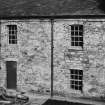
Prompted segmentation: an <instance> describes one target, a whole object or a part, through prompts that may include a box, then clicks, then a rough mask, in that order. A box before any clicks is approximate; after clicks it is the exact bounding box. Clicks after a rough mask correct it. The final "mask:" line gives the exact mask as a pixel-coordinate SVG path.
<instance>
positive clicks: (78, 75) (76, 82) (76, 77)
mask: <svg viewBox="0 0 105 105" xmlns="http://www.w3.org/2000/svg"><path fill="white" fill-rule="evenodd" d="M70 74H71V79H70V83H71V84H70V86H71V88H72V89H75V90H80V91H82V86H83V83H82V82H83V70H76V69H71V70H70Z"/></svg>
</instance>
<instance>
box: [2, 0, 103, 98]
mask: <svg viewBox="0 0 105 105" xmlns="http://www.w3.org/2000/svg"><path fill="white" fill-rule="evenodd" d="M61 1H62V2H59V5H58V2H56V5H55V4H54V3H55V2H51V1H49V2H48V3H47V4H46V2H45V1H44V2H45V4H43V3H41V2H35V3H34V1H32V0H30V1H28V0H27V1H24V0H23V2H21V1H17V2H16V0H15V3H16V5H15V4H14V2H13V1H12V0H11V3H7V2H6V3H7V4H5V1H0V2H2V3H1V4H0V5H1V6H0V8H1V11H0V16H1V17H0V40H1V41H0V43H1V52H0V86H3V87H6V88H7V89H16V90H20V91H26V92H29V91H30V92H31V91H33V92H39V93H44V94H49V95H50V93H51V91H53V95H63V96H68V95H76V96H86V97H87V96H89V97H92V96H95V97H102V96H105V16H104V13H103V12H102V11H101V10H99V9H98V8H97V3H96V1H94V0H93V1H90V0H86V1H85V0H84V1H85V2H83V1H81V0H71V1H70V2H69V1H68V3H65V2H64V1H63V0H61ZM74 1H75V2H74ZM77 1H79V2H77ZM3 3H4V4H3ZM60 3H61V4H60ZM71 3H72V6H71ZM73 3H74V4H73ZM63 4H64V6H63ZM80 4H81V5H82V6H80ZM6 5H7V6H6ZM23 5H26V6H27V8H28V9H27V8H26V7H24V6H23ZM34 5H35V7H34ZM57 5H58V7H59V8H60V7H62V6H63V7H64V8H63V9H62V8H61V9H55V7H56V6H57ZM54 6H55V7H54ZM68 6H71V8H68ZM31 7H32V8H31ZM84 7H86V8H85V9H84ZM71 9H72V10H71ZM38 11H39V12H38Z"/></svg>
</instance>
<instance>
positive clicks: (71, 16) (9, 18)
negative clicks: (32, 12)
mask: <svg viewBox="0 0 105 105" xmlns="http://www.w3.org/2000/svg"><path fill="white" fill-rule="evenodd" d="M14 19H15V20H18V19H105V15H55V16H0V20H14Z"/></svg>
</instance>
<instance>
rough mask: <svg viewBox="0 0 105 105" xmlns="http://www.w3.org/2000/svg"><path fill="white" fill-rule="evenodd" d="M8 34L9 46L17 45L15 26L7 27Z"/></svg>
mask: <svg viewBox="0 0 105 105" xmlns="http://www.w3.org/2000/svg"><path fill="white" fill-rule="evenodd" d="M7 27H8V34H9V44H17V26H16V25H7Z"/></svg>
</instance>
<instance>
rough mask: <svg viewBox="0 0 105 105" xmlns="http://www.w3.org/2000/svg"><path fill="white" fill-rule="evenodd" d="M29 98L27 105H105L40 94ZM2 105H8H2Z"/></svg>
mask: <svg viewBox="0 0 105 105" xmlns="http://www.w3.org/2000/svg"><path fill="white" fill-rule="evenodd" d="M27 96H29V98H30V101H29V103H28V104H26V105H105V101H101V100H93V99H83V98H76V97H74V98H73V97H69V98H64V97H59V96H54V97H50V96H48V95H38V94H27ZM0 105H7V104H1V103H0ZM10 105H11V104H10ZM13 105H21V104H13Z"/></svg>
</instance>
